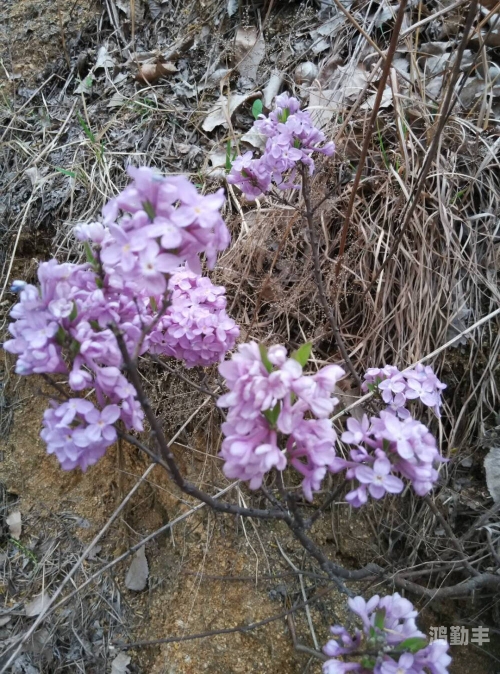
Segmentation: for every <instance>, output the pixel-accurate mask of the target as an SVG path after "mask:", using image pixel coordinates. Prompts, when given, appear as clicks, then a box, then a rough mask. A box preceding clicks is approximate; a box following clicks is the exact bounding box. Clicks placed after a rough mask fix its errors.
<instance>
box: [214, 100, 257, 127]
mask: <svg viewBox="0 0 500 674" xmlns="http://www.w3.org/2000/svg"><path fill="white" fill-rule="evenodd" d="M259 96H260V92H254V93H253V94H231V97H230V99H229V103H228V100H227V97H226V96H220V97H219V100H218V101H217V103H216V104H215V105H214V107H213V108H212V109H211V110H209V112H208V114H207V116H206V117H205V120H204V122H203V124H202V125H201V128H202V129H203V131H213V130H214V129H215V128H216V127H218V126H223V127H224V128H227V127H228V123H227V120H228V118H230V117H231V116H232V115H233V114H234V112H235V111H236V110H237V109H238V108H239V107H240V106H241V105H243V103H245V102H246V101H249V100H251V99H252V98H258V97H259Z"/></svg>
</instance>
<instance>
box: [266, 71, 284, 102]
mask: <svg viewBox="0 0 500 674" xmlns="http://www.w3.org/2000/svg"><path fill="white" fill-rule="evenodd" d="M282 84H283V75H282V74H281V73H279V72H274V73H272V75H271V77H270V78H269V81H268V83H267V84H266V86H265V87H264V92H263V95H262V104H263V105H264V107H265V108H266V110H270V109H271V106H272V104H273V101H274V99H275V98H276V96H277V95H278V94H279V90H280V89H281V85H282Z"/></svg>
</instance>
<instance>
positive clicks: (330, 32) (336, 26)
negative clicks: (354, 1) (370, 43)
mask: <svg viewBox="0 0 500 674" xmlns="http://www.w3.org/2000/svg"><path fill="white" fill-rule="evenodd" d="M344 6H345V4H344ZM345 22H346V18H345V16H344V15H343V14H341V13H340V12H339V13H338V14H337V15H336V16H334V17H333V18H332V19H330V20H329V21H325V23H324V24H323V25H322V26H320V27H319V28H317V29H316V30H313V31H311V37H312V38H313V39H314V38H315V37H316V36H317V35H322V36H323V37H335V36H336V35H337V34H338V33H339V31H340V29H341V28H342V27H343V26H344V25H345Z"/></svg>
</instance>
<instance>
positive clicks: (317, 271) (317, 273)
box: [302, 167, 361, 386]
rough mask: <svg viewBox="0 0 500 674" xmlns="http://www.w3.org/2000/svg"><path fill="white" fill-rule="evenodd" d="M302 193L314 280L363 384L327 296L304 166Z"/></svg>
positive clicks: (338, 339)
mask: <svg viewBox="0 0 500 674" xmlns="http://www.w3.org/2000/svg"><path fill="white" fill-rule="evenodd" d="M302 194H303V197H304V203H305V206H306V221H307V225H308V229H309V238H310V241H311V250H312V256H313V262H314V280H315V281H316V286H317V288H318V295H319V299H320V302H321V305H322V307H323V311H324V312H325V314H326V315H327V318H328V320H329V322H330V327H331V328H332V332H333V335H334V337H335V341H336V342H337V345H338V347H339V350H340V353H341V354H342V358H343V359H344V362H345V364H346V366H347V368H348V369H349V371H350V373H351V374H352V376H353V377H354V380H355V382H356V383H357V385H358V386H361V379H360V378H359V376H358V373H357V372H356V370H355V369H354V365H353V364H352V361H351V358H350V357H349V353H348V351H347V349H346V346H345V344H344V340H343V339H342V336H341V334H340V330H339V327H338V324H337V319H336V318H335V314H334V313H333V309H332V307H331V306H330V304H329V303H328V300H327V297H326V292H325V285H324V282H323V274H322V273H321V264H320V260H319V242H318V237H317V236H316V228H315V225H314V217H313V212H314V211H313V208H312V205H311V184H310V181H309V176H308V174H307V169H306V168H305V167H303V168H302Z"/></svg>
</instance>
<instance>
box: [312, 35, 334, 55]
mask: <svg viewBox="0 0 500 674" xmlns="http://www.w3.org/2000/svg"><path fill="white" fill-rule="evenodd" d="M330 47H331V44H330V42H329V41H328V40H326V39H325V38H324V37H319V38H317V39H316V40H314V42H313V44H312V46H311V51H312V53H313V54H316V55H317V54H321V52H322V51H326V50H327V49H330Z"/></svg>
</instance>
